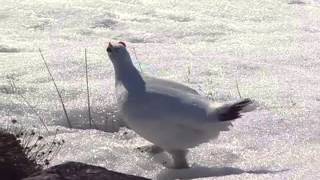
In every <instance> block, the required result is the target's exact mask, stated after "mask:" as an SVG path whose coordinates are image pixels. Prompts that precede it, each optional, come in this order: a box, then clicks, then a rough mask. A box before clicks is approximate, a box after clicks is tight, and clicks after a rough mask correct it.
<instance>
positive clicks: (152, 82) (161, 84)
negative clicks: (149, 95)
mask: <svg viewBox="0 0 320 180" xmlns="http://www.w3.org/2000/svg"><path fill="white" fill-rule="evenodd" d="M143 79H144V81H145V82H146V84H147V86H151V87H156V88H158V89H164V88H165V89H172V90H178V91H180V92H183V93H191V94H197V95H198V94H199V93H198V92H197V91H196V90H194V89H192V88H190V87H188V86H186V85H183V84H181V83H177V82H174V81H170V80H165V79H158V78H154V77H150V76H145V75H144V76H143Z"/></svg>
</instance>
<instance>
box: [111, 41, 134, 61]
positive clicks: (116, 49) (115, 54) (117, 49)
mask: <svg viewBox="0 0 320 180" xmlns="http://www.w3.org/2000/svg"><path fill="white" fill-rule="evenodd" d="M107 53H108V56H109V58H110V60H111V61H112V63H113V64H114V65H116V66H118V65H120V64H131V63H132V62H131V58H130V54H129V52H128V50H127V46H126V44H125V43H124V42H122V41H120V42H118V43H111V42H109V44H108V47H107Z"/></svg>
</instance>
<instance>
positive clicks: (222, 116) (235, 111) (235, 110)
mask: <svg viewBox="0 0 320 180" xmlns="http://www.w3.org/2000/svg"><path fill="white" fill-rule="evenodd" d="M255 108H256V106H255V105H254V104H253V101H252V100H251V99H244V100H241V101H239V102H236V103H233V104H226V105H224V106H221V107H219V108H218V109H217V110H216V113H217V117H218V120H219V121H231V120H234V119H237V118H239V117H241V113H245V112H250V111H253V110H254V109H255Z"/></svg>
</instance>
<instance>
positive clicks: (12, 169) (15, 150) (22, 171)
mask: <svg viewBox="0 0 320 180" xmlns="http://www.w3.org/2000/svg"><path fill="white" fill-rule="evenodd" d="M39 170H41V167H40V166H39V165H37V163H36V162H35V161H34V160H30V159H29V158H28V157H27V155H26V153H25V150H24V148H23V147H22V146H21V144H20V141H19V140H18V139H17V137H16V136H15V135H13V134H11V133H8V132H5V131H0V179H1V180H20V179H22V178H24V177H28V176H29V175H31V174H33V173H35V172H37V171H39Z"/></svg>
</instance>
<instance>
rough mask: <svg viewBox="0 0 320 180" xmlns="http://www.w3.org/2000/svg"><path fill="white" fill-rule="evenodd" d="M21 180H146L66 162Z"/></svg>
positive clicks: (78, 163) (100, 168)
mask: <svg viewBox="0 0 320 180" xmlns="http://www.w3.org/2000/svg"><path fill="white" fill-rule="evenodd" d="M23 180H146V178H143V177H138V176H133V175H127V174H122V173H118V172H114V171H109V170H107V169H105V168H102V167H98V166H92V165H87V164H84V163H80V162H67V163H64V164H60V165H57V166H53V167H51V168H49V169H46V170H43V171H41V172H38V173H35V174H33V175H32V176H31V177H28V178H25V179H23Z"/></svg>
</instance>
